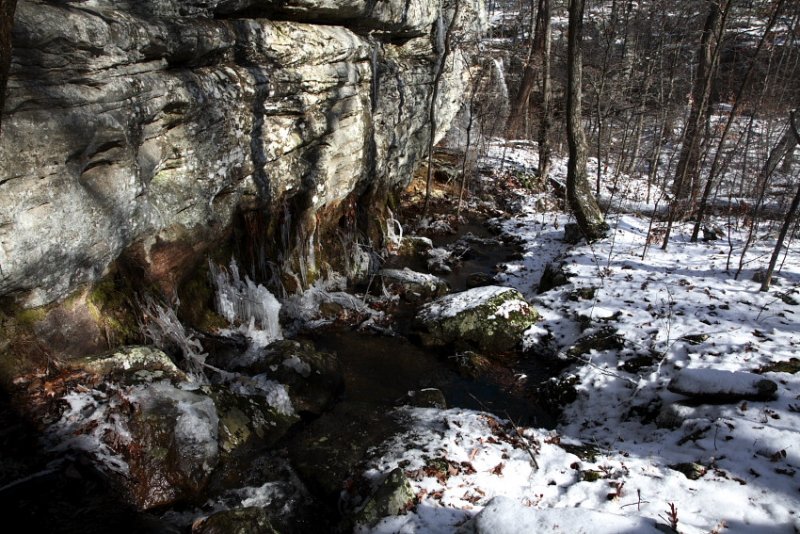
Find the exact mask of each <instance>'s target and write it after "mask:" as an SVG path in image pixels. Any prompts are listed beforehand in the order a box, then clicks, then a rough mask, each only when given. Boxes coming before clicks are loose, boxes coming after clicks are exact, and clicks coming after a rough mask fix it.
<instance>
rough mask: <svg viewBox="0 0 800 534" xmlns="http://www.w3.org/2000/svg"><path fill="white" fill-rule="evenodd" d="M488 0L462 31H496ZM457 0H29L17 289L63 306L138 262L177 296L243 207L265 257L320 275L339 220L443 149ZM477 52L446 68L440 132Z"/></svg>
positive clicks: (12, 216)
mask: <svg viewBox="0 0 800 534" xmlns="http://www.w3.org/2000/svg"><path fill="white" fill-rule="evenodd" d="M480 4H481V2H480V0H471V1H470V2H467V3H463V4H462V7H461V8H460V10H459V20H457V21H456V24H457V26H458V31H459V32H461V35H462V37H463V38H460V39H459V42H464V43H466V42H468V41H469V36H470V35H472V34H477V31H478V29H479V28H478V27H479V26H480V19H481V17H480V16H479V11H480V6H479V5H480ZM444 5H445V7H444V9H443V10H440V8H439V3H438V2H427V1H423V0H412V1H404V2H401V1H399V0H397V1H386V2H377V3H376V2H367V1H357V0H349V1H348V0H342V1H332V0H331V1H326V0H320V1H304V0H297V1H283V2H277V1H272V2H270V1H256V0H230V1H225V0H220V1H214V0H212V1H203V2H200V1H190V2H178V1H176V0H172V1H170V0H163V1H157V0H145V1H135V2H134V1H123V2H117V1H114V2H112V1H110V0H90V1H86V2H60V1H56V0H52V1H36V0H21V1H20V2H19V4H18V7H17V13H16V19H15V26H14V34H13V43H14V57H13V61H12V66H11V77H10V81H9V85H8V97H7V101H6V107H5V109H4V110H3V121H2V124H3V131H2V134H0V265H2V271H0V294H9V293H10V294H14V295H15V297H17V300H18V301H20V302H22V303H23V304H25V305H27V306H33V305H40V304H44V303H47V302H50V301H53V300H54V299H57V298H59V297H62V296H64V295H66V294H68V293H69V292H70V291H71V290H73V289H74V288H75V287H76V286H77V285H79V284H81V283H85V282H91V281H94V280H97V279H98V278H100V277H101V276H103V274H104V273H105V271H106V269H107V268H108V266H109V264H111V262H112V261H114V260H115V259H117V258H118V257H119V256H120V255H121V254H123V253H126V254H127V255H128V256H130V257H131V258H133V259H135V260H136V262H137V263H138V265H139V268H140V269H142V270H143V271H144V272H145V274H146V275H148V276H149V278H150V279H151V280H153V281H154V283H157V284H159V285H160V286H161V289H162V290H164V292H165V293H167V294H170V293H173V294H174V291H175V287H174V286H175V284H177V283H178V282H180V280H181V275H182V273H183V272H184V271H185V270H187V269H188V268H189V266H190V265H193V264H196V263H197V262H199V261H201V259H202V256H203V255H204V254H205V252H206V251H207V250H208V249H209V248H210V247H213V246H214V244H215V243H216V242H217V241H218V240H219V239H221V238H222V237H224V236H225V235H226V232H228V231H229V230H228V229H229V228H230V227H231V223H232V220H233V217H234V214H235V213H237V212H254V210H258V211H257V212H256V213H257V214H258V218H259V220H263V224H262V225H261V227H262V228H263V229H264V230H263V232H265V233H267V234H269V235H268V236H267V238H268V241H269V242H270V243H271V244H272V245H273V249H272V250H268V251H265V253H264V254H265V255H266V256H268V257H270V258H272V259H273V260H276V258H277V256H280V257H281V259H282V261H283V266H284V268H286V269H290V268H291V267H292V266H293V265H294V266H298V265H302V269H303V272H302V273H300V274H301V276H299V277H298V278H299V279H300V281H301V283H309V282H310V278H311V274H310V273H306V272H305V269H308V270H309V271H314V270H315V269H316V268H317V267H318V265H317V264H318V263H320V262H321V261H322V260H321V259H320V258H321V257H323V256H324V253H323V251H322V250H321V249H322V248H324V247H323V245H321V244H320V240H321V238H320V236H321V235H322V234H323V233H324V232H325V231H326V229H327V228H326V225H327V226H331V225H337V224H338V225H341V224H346V226H349V228H348V231H351V232H353V233H355V232H356V226H358V225H359V224H362V225H363V224H367V223H364V222H363V220H362V222H359V220H358V218H357V217H355V216H354V215H353V214H354V213H357V212H358V211H359V210H361V212H362V213H363V212H367V213H369V212H370V211H369V210H370V208H371V206H370V204H377V205H379V204H380V201H381V198H385V195H386V194H387V192H388V191H389V190H390V189H391V188H393V187H396V186H399V185H403V184H404V183H406V182H407V181H408V180H409V179H410V177H411V173H412V172H413V170H414V169H415V167H416V165H417V163H418V161H419V160H420V157H421V156H422V155H423V153H424V152H425V151H426V150H427V148H426V146H427V139H428V135H429V124H428V102H429V99H430V91H431V85H432V80H433V76H434V70H435V58H436V50H437V49H441V44H440V43H437V41H440V40H441V39H440V35H441V33H442V30H441V27H442V26H446V25H447V23H448V22H449V20H450V19H451V18H452V13H453V10H452V6H454V5H455V2H454V0H453V1H446V2H444ZM439 20H442V21H444V24H440V23H438V21H439ZM467 60H468V56H465V55H464V54H461V53H454V54H451V55H450V57H449V60H448V62H447V68H446V71H445V76H444V79H443V83H442V87H441V88H440V91H439V99H438V101H437V115H438V120H437V123H438V125H439V126H440V128H439V131H437V138H438V137H441V136H442V135H443V134H444V131H445V130H446V128H447V126H448V125H449V123H450V120H451V118H452V117H453V116H454V114H455V113H456V112H457V110H458V108H459V106H460V104H461V100H462V98H463V95H464V93H465V90H464V87H465V82H466V67H467V64H466V61H467ZM348 214H350V215H348ZM344 215H348V217H349V218H347V217H345V218H344V219H343V216H344ZM362 219H363V217H362ZM373 219H374V217H373ZM343 221H344V222H343ZM372 224H374V222H372ZM282 236H283V238H281V237H282ZM331 261H334V260H331ZM276 262H277V260H276Z"/></svg>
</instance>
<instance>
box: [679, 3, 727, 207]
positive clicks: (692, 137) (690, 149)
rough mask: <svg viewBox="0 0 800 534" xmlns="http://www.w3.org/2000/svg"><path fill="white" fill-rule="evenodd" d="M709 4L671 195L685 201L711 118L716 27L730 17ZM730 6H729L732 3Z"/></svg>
mask: <svg viewBox="0 0 800 534" xmlns="http://www.w3.org/2000/svg"><path fill="white" fill-rule="evenodd" d="M707 3H708V4H709V10H708V15H707V16H706V22H705V26H704V27H703V34H702V37H701V39H700V48H699V49H698V51H697V74H696V75H695V79H694V85H693V87H692V102H691V108H690V110H689V119H688V120H687V121H686V127H685V128H684V132H683V146H682V147H681V155H680V158H679V159H678V167H677V169H676V171H675V180H674V181H673V183H672V193H673V195H675V197H676V199H686V198H688V197H689V194H690V192H691V190H692V189H693V183H694V181H695V180H696V178H697V167H698V165H699V162H700V146H701V144H702V137H703V131H704V128H703V125H704V124H705V123H706V117H707V115H708V102H709V99H710V97H711V82H712V77H713V70H714V65H715V64H716V58H717V57H718V50H719V46H714V37H715V35H717V26H718V24H719V22H720V19H721V18H723V20H724V18H725V17H723V14H724V15H725V16H727V12H728V7H727V6H726V7H725V9H724V11H723V9H722V5H721V4H720V3H718V2H715V1H710V2H707ZM729 4H730V2H729ZM719 26H720V28H719V35H720V36H721V35H722V32H723V30H724V22H723V23H722V24H720V25H719Z"/></svg>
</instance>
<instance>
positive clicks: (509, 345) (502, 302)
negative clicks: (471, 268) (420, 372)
mask: <svg viewBox="0 0 800 534" xmlns="http://www.w3.org/2000/svg"><path fill="white" fill-rule="evenodd" d="M537 318H538V313H537V312H536V310H535V309H534V308H532V307H531V306H530V305H529V304H528V303H527V301H525V298H524V297H523V296H522V295H521V294H520V293H519V292H518V291H517V290H516V289H512V288H509V287H500V286H487V287H479V288H474V289H468V290H467V291H463V292H461V293H456V294H452V295H447V296H445V297H442V298H440V299H438V300H435V301H434V302H432V303H430V304H427V305H425V306H423V307H422V308H421V309H420V311H419V313H418V314H417V323H418V327H419V328H418V330H419V333H420V338H421V340H422V343H423V344H424V345H427V346H447V345H456V346H461V347H466V348H468V347H476V348H477V349H479V350H481V351H483V352H486V353H500V352H505V351H510V350H513V349H515V348H516V347H517V345H518V344H519V342H520V340H521V339H522V336H523V333H524V332H525V330H527V329H528V328H530V326H531V325H533V324H534V323H535V322H536V319H537Z"/></svg>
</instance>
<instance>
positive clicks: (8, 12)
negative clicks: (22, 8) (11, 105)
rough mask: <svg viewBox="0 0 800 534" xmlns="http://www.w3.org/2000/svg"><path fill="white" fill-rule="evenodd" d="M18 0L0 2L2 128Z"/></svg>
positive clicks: (0, 103)
mask: <svg viewBox="0 0 800 534" xmlns="http://www.w3.org/2000/svg"><path fill="white" fill-rule="evenodd" d="M16 7H17V0H0V126H2V120H3V109H4V108H5V104H6V83H7V82H8V68H9V66H10V65H11V28H12V27H13V26H14V10H15V9H16Z"/></svg>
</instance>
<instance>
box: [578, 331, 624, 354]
mask: <svg viewBox="0 0 800 534" xmlns="http://www.w3.org/2000/svg"><path fill="white" fill-rule="evenodd" d="M624 346H625V339H624V338H623V337H622V336H620V335H619V334H618V333H617V329H616V328H614V327H613V326H604V327H602V328H600V329H599V330H597V331H596V332H594V333H592V334H589V335H586V336H583V337H582V338H580V339H578V340H577V341H576V342H575V343H573V344H572V346H571V347H570V348H569V349H568V350H567V355H568V356H571V357H573V358H576V357H579V356H583V355H585V354H589V353H590V352H591V351H593V350H596V351H603V350H620V349H622V348H623V347H624Z"/></svg>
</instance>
